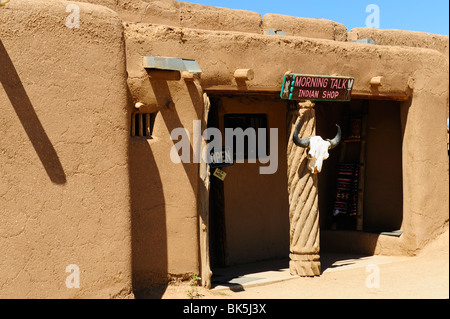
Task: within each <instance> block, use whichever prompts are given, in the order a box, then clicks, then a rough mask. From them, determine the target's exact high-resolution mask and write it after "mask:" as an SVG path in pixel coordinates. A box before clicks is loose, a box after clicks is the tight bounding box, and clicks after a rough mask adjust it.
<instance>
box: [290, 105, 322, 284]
mask: <svg viewBox="0 0 450 319" xmlns="http://www.w3.org/2000/svg"><path fill="white" fill-rule="evenodd" d="M313 107H314V104H313V103H310V102H309V103H299V108H298V109H297V108H294V109H292V110H290V112H289V116H288V136H289V140H288V145H287V158H288V192H289V222H290V254H289V257H290V262H289V270H290V273H291V274H292V275H298V276H318V275H320V261H319V251H320V246H319V206H318V188H317V175H316V174H311V172H310V171H309V170H308V168H307V162H308V158H307V150H306V149H304V148H301V147H298V146H296V145H295V144H294V142H293V141H292V135H293V132H294V129H295V125H296V124H297V122H298V121H301V122H302V123H303V124H301V130H300V133H299V137H300V138H303V137H311V136H314V135H315V132H316V122H315V111H314V108H313Z"/></svg>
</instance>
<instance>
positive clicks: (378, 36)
mask: <svg viewBox="0 0 450 319" xmlns="http://www.w3.org/2000/svg"><path fill="white" fill-rule="evenodd" d="M367 38H368V39H372V40H373V41H374V42H375V44H377V45H392V46H406V47H414V48H427V49H434V50H437V51H439V52H441V53H442V54H444V55H445V56H446V57H447V59H448V53H449V51H448V48H449V38H448V36H445V35H439V34H432V33H426V32H416V31H405V30H389V29H374V28H354V29H351V30H350V31H349V32H348V40H349V41H351V40H357V39H367Z"/></svg>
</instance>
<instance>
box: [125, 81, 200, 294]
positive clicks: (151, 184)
mask: <svg viewBox="0 0 450 319" xmlns="http://www.w3.org/2000/svg"><path fill="white" fill-rule="evenodd" d="M150 84H151V87H152V90H153V92H154V94H155V97H156V100H157V103H158V105H159V107H160V111H159V112H158V114H157V116H156V119H155V123H156V122H158V121H163V122H164V125H165V126H166V128H167V131H168V132H171V131H172V130H173V129H175V128H182V127H183V125H182V122H181V119H180V115H179V114H178V112H177V110H176V107H175V105H174V102H173V99H172V96H171V93H170V89H169V86H168V83H167V81H163V80H159V81H156V80H150ZM187 89H188V92H189V94H190V98H191V100H192V103H193V105H194V108H195V111H196V112H197V115H198V116H200V114H201V113H200V112H199V110H197V109H196V106H201V105H203V104H202V103H201V99H200V96H199V95H198V91H197V93H196V91H195V89H196V88H195V87H190V86H188V87H187ZM129 94H130V96H131V93H129ZM155 126H157V125H155ZM158 133H160V132H155V134H158ZM161 138H164V139H170V137H169V136H163V137H162V136H161ZM168 142H170V145H171V144H175V143H176V142H177V141H176V140H174V141H168ZM169 149H170V147H169ZM166 151H167V156H169V150H168V149H167V144H166V143H163V141H154V143H152V142H149V140H148V139H147V138H145V137H131V138H130V140H129V146H128V161H129V166H128V167H129V176H130V201H131V203H130V206H131V218H132V221H131V226H132V278H133V279H132V280H133V290H134V295H135V297H136V298H140V299H144V298H145V299H147V298H148V299H159V298H161V297H162V296H163V294H164V292H165V290H166V288H167V285H168V281H169V279H170V276H171V274H170V273H169V269H168V243H167V236H168V225H167V222H166V220H167V211H166V205H167V204H168V203H166V200H165V195H164V192H163V183H164V181H163V179H162V177H161V174H160V173H161V172H160V167H158V164H159V165H160V166H161V165H162V163H161V159H160V157H158V155H156V154H161V152H166ZM190 152H191V153H190V154H193V150H192V146H191V148H190ZM181 165H183V168H184V170H185V172H186V176H187V177H188V180H189V185H190V187H191V188H192V191H193V193H194V194H195V195H196V194H197V193H198V189H197V187H198V178H199V174H198V164H193V163H182V164H181ZM175 275H176V274H175Z"/></svg>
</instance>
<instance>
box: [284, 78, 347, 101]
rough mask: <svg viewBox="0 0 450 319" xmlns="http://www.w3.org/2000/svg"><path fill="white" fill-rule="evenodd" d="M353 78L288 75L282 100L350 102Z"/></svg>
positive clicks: (285, 79)
mask: <svg viewBox="0 0 450 319" xmlns="http://www.w3.org/2000/svg"><path fill="white" fill-rule="evenodd" d="M353 82H354V79H353V77H350V76H326V75H307V74H293V73H288V74H286V75H285V76H284V79H283V86H282V88H281V94H280V96H281V98H282V99H286V100H310V101H339V102H347V101H350V99H351V96H352V88H353Z"/></svg>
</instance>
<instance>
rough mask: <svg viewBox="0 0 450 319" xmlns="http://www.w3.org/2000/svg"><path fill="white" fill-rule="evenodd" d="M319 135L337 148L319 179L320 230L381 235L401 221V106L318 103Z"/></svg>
mask: <svg viewBox="0 0 450 319" xmlns="http://www.w3.org/2000/svg"><path fill="white" fill-rule="evenodd" d="M316 118H317V135H320V136H322V137H323V138H330V137H333V136H334V135H335V134H336V127H335V124H338V125H340V127H341V129H342V135H343V136H342V141H341V143H340V145H339V146H338V147H337V148H335V149H333V150H331V151H330V157H329V159H327V161H326V162H325V163H324V168H323V171H322V173H321V174H320V175H319V209H320V214H321V215H320V218H321V228H322V229H336V230H359V231H368V232H385V231H394V230H398V229H400V227H401V224H402V220H403V181H402V136H403V133H402V121H401V102H396V101H378V100H352V101H351V102H347V103H331V102H323V103H317V104H316Z"/></svg>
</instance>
